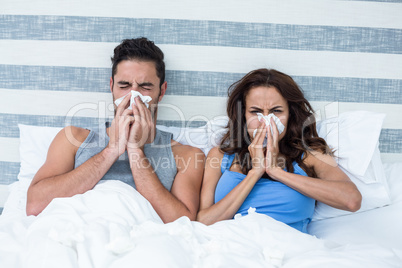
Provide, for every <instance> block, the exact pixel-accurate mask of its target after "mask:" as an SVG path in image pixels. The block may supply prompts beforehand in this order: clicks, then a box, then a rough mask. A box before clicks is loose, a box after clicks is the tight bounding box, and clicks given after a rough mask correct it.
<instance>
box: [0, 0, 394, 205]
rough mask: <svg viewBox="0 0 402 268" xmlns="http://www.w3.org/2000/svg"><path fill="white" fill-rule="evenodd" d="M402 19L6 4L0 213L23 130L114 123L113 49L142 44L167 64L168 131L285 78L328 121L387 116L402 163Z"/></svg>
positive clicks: (359, 8)
mask: <svg viewBox="0 0 402 268" xmlns="http://www.w3.org/2000/svg"><path fill="white" fill-rule="evenodd" d="M401 14H402V1H399V0H383V1H373V0H370V1H369V0H366V1H349V0H344V1H335V0H320V1H316V0H292V1H285V0H284V1H280V0H278V1H273V0H250V1H233V0H221V1H212V0H204V1H187V0H174V1H160V0H159V1H133V0H122V1H119V0H115V1H106V0H70V1H61V0H33V1H29V0H0V207H1V206H2V202H4V194H2V192H3V193H4V192H6V185H9V184H10V183H12V182H14V181H16V179H17V174H18V172H19V151H18V147H19V130H18V126H17V124H18V123H22V124H30V125H39V126H57V127H60V126H65V125H66V124H74V125H78V126H85V127H93V126H96V125H97V124H99V123H102V122H104V121H105V120H108V119H110V118H111V117H112V113H113V112H112V108H111V107H112V106H111V101H112V100H111V94H110V92H109V86H108V85H109V78H110V72H111V70H110V67H111V63H110V57H111V56H112V51H113V48H114V47H115V46H116V45H117V44H118V43H119V42H120V41H121V40H122V39H124V38H132V37H140V36H146V37H148V38H150V39H151V40H154V41H155V43H157V44H158V45H159V46H160V47H161V48H162V50H163V51H164V52H165V56H166V66H167V74H166V79H167V81H168V92H167V95H166V96H165V98H164V100H163V101H162V103H161V107H160V111H159V115H158V123H159V124H165V125H170V126H193V127H195V126H201V125H203V124H205V121H206V120H209V119H213V118H214V117H216V116H219V115H222V114H224V113H225V102H226V96H227V88H228V87H229V85H230V84H231V83H233V82H234V81H236V80H237V79H239V78H240V77H242V76H243V75H244V74H245V73H247V72H248V71H250V70H253V69H256V68H262V67H266V68H276V69H278V70H281V71H283V72H285V73H288V74H290V75H292V76H293V77H294V79H295V80H296V82H298V83H299V85H300V86H301V87H302V88H303V90H304V92H305V94H306V96H307V98H308V99H309V100H310V101H311V103H312V104H313V106H314V107H315V108H316V109H317V110H319V111H320V112H321V113H322V114H323V113H325V112H326V111H327V110H328V109H326V107H329V106H333V105H336V106H337V109H336V111H337V112H344V111H352V110H369V111H374V112H382V113H386V114H387V117H386V119H385V122H384V126H383V130H382V132H381V136H380V150H381V153H382V157H383V160H384V161H387V162H388V161H402V119H401V118H400V116H401V115H402V16H401ZM326 116H330V114H328V112H327V114H326ZM1 198H3V199H1Z"/></svg>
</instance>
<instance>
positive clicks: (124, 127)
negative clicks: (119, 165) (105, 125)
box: [108, 93, 134, 156]
mask: <svg viewBox="0 0 402 268" xmlns="http://www.w3.org/2000/svg"><path fill="white" fill-rule="evenodd" d="M130 97H131V93H130V94H127V96H126V97H125V98H124V99H123V101H122V102H121V103H120V104H119V106H118V107H117V109H116V115H115V117H114V119H113V121H112V125H111V127H110V130H109V137H110V140H109V144H108V147H109V148H110V149H112V150H113V151H114V152H115V153H116V154H118V155H117V156H120V155H122V154H123V153H124V152H125V150H126V147H127V142H128V135H129V131H130V125H131V124H132V123H133V122H134V117H133V111H132V110H129V109H127V107H128V103H129V102H130Z"/></svg>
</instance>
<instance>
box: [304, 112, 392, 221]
mask: <svg viewBox="0 0 402 268" xmlns="http://www.w3.org/2000/svg"><path fill="white" fill-rule="evenodd" d="M384 118H385V115H384V114H379V113H373V112H367V111H355V112H346V113H342V114H340V115H339V116H338V117H336V118H330V119H326V120H323V121H321V122H319V123H317V132H318V134H319V136H320V137H322V138H324V139H325V140H326V142H327V143H328V145H329V146H330V147H332V148H334V149H336V153H335V154H336V156H337V157H338V158H337V160H338V164H339V167H340V168H341V169H342V170H343V171H344V172H345V173H346V174H347V175H348V176H349V178H350V179H351V180H352V181H353V183H354V184H355V185H356V186H357V188H358V189H359V191H360V193H361V194H362V198H363V199H362V205H361V208H360V209H359V210H358V212H362V211H366V210H370V209H374V208H377V207H383V206H386V205H389V204H391V199H390V194H389V187H388V183H387V178H386V175H385V172H384V167H383V164H382V161H381V154H380V150H379V149H378V140H379V136H380V132H381V127H382V123H383V121H384ZM350 213H352V212H348V211H345V210H340V209H336V208H333V207H331V206H328V205H326V204H324V203H321V202H317V205H316V208H315V211H314V215H313V219H312V220H313V221H315V220H322V219H326V218H332V217H338V216H342V215H347V214H350Z"/></svg>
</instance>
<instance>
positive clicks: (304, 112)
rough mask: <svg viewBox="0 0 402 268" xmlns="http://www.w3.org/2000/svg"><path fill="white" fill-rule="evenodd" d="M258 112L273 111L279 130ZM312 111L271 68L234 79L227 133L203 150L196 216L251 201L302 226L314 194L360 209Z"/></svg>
mask: <svg viewBox="0 0 402 268" xmlns="http://www.w3.org/2000/svg"><path fill="white" fill-rule="evenodd" d="M257 113H261V114H263V115H264V116H267V115H269V114H273V115H274V116H276V117H278V118H279V120H280V122H281V123H282V124H283V126H284V127H285V128H284V130H283V132H282V133H281V134H279V133H278V128H277V126H276V124H275V122H274V120H273V118H271V119H270V120H271V125H272V130H271V129H270V127H269V126H266V124H265V123H264V122H263V121H264V120H262V122H260V121H259V119H258V116H257ZM313 113H314V112H313V109H312V107H311V105H310V104H309V102H308V101H307V100H306V99H305V98H304V95H303V93H302V91H301V90H300V89H299V87H298V85H297V84H296V83H295V82H294V81H293V79H292V78H291V77H290V76H288V75H286V74H283V73H281V72H278V71H276V70H267V69H259V70H255V71H252V72H250V73H248V74H247V75H246V76H245V77H243V78H242V79H240V80H239V81H237V82H236V83H234V84H233V85H232V86H231V87H230V88H229V99H228V106H227V114H228V117H229V124H228V132H227V133H226V134H225V135H224V137H223V139H222V141H221V144H220V145H219V146H218V147H215V148H213V149H212V150H211V151H210V152H209V154H208V156H207V160H206V166H205V172H204V179H203V185H202V190H201V204H200V211H199V212H198V215H197V220H198V221H200V222H203V223H205V224H213V223H215V222H217V221H221V220H227V219H232V218H233V217H234V215H235V214H237V213H241V214H242V215H244V214H247V210H248V209H249V208H250V207H253V208H256V211H257V212H258V213H263V214H266V215H268V216H271V217H273V218H274V219H276V220H278V221H282V222H284V223H286V224H288V225H290V226H292V227H294V228H296V229H298V230H300V231H302V232H306V230H307V224H308V223H309V222H310V221H311V218H312V215H313V212H314V206H315V200H317V201H320V202H323V203H326V204H328V205H330V206H333V207H335V208H338V209H343V210H348V211H356V210H358V209H359V208H360V204H361V194H360V192H359V191H358V189H357V188H356V186H355V185H354V184H353V183H352V182H351V181H350V179H349V178H348V176H347V175H346V174H345V173H344V172H343V171H342V170H341V169H340V168H339V167H338V166H337V164H336V161H335V160H334V158H333V157H332V156H333V152H332V151H331V150H330V149H329V147H328V145H327V144H326V142H325V140H324V139H322V138H320V137H318V134H317V131H316V124H315V120H314V116H313ZM255 129H257V134H256V135H255V137H253V134H254V130H255ZM266 137H267V145H266V148H265V146H264V145H263V142H264V139H265V138H266Z"/></svg>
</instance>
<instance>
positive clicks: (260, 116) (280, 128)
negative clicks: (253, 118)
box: [253, 113, 285, 147]
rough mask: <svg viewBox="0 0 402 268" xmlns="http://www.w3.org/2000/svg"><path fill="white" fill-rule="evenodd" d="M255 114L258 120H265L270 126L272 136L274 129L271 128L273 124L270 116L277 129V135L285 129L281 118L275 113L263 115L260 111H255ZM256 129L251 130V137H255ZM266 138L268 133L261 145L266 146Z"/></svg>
mask: <svg viewBox="0 0 402 268" xmlns="http://www.w3.org/2000/svg"><path fill="white" fill-rule="evenodd" d="M257 116H258V121H260V122H265V125H266V126H269V127H270V130H271V135H272V136H274V129H273V126H272V125H271V118H272V119H273V120H274V121H275V124H276V127H277V129H278V135H281V133H282V132H283V131H284V130H285V126H284V125H283V124H282V122H281V120H280V119H279V118H278V117H277V116H276V115H274V114H269V115H267V116H265V115H263V114H262V113H257ZM257 130H258V129H255V130H254V132H253V138H255V135H256V134H257ZM267 138H268V133H267V135H266V137H265V139H264V142H263V147H266V146H267Z"/></svg>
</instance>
